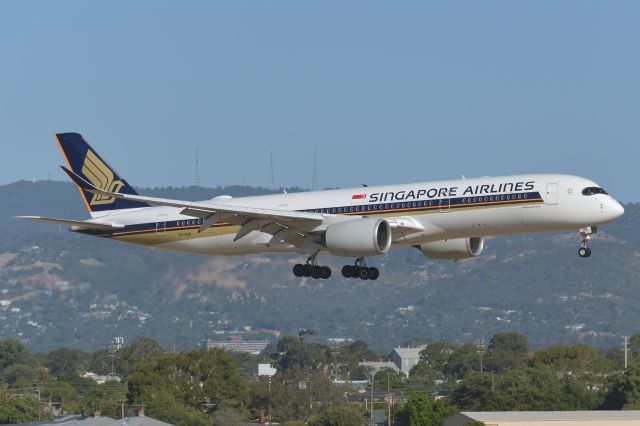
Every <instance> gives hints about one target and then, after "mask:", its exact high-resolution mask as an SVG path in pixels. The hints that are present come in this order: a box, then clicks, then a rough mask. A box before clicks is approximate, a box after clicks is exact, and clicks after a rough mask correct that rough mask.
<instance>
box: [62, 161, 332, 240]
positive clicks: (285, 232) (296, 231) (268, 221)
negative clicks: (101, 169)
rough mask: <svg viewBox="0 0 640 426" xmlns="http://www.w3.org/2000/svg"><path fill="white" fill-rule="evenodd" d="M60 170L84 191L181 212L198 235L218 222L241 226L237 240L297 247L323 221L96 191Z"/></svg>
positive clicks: (290, 213) (318, 217) (315, 216)
mask: <svg viewBox="0 0 640 426" xmlns="http://www.w3.org/2000/svg"><path fill="white" fill-rule="evenodd" d="M61 167H62V169H63V170H64V171H65V173H66V174H67V175H69V177H70V178H71V180H73V182H74V183H75V184H76V185H78V186H79V187H80V188H82V189H83V190H85V191H88V192H92V193H97V194H101V195H104V196H107V197H115V198H119V199H122V200H129V201H136V202H143V203H147V204H151V205H158V206H169V207H176V208H181V209H182V211H181V213H182V214H185V215H188V216H193V217H199V218H202V219H203V224H202V226H201V227H200V229H199V230H198V232H202V231H204V230H205V229H207V228H209V227H211V226H213V225H215V224H216V223H218V222H229V223H232V224H234V225H240V226H241V229H240V230H239V231H238V233H237V235H236V237H235V239H236V240H238V239H240V238H242V237H244V236H245V235H247V234H248V233H249V232H251V231H261V232H266V233H269V234H272V235H274V238H275V237H276V236H278V235H279V239H276V240H274V241H273V243H277V242H279V241H283V240H284V241H288V242H290V243H292V244H294V245H300V244H301V243H302V241H301V237H302V239H303V238H304V235H303V234H301V232H305V233H306V232H309V231H312V230H314V229H315V228H317V227H318V226H320V225H322V224H323V222H324V221H325V216H324V215H322V214H320V213H307V212H296V211H291V210H277V209H263V208H255V207H244V206H230V205H226V204H218V203H213V202H192V201H183V200H172V199H166V198H155V197H145V196H141V195H133V194H121V193H117V192H109V191H105V190H103V189H100V188H97V187H95V186H94V185H92V184H91V183H89V182H87V181H86V180H84V179H83V178H82V177H80V176H78V175H77V174H75V173H74V172H72V171H71V170H69V169H67V168H66V167H64V166H61Z"/></svg>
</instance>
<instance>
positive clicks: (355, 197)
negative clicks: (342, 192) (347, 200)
mask: <svg viewBox="0 0 640 426" xmlns="http://www.w3.org/2000/svg"><path fill="white" fill-rule="evenodd" d="M364 198H367V194H355V195H353V196H352V197H351V199H352V200H362V199H364Z"/></svg>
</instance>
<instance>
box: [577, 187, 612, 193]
mask: <svg viewBox="0 0 640 426" xmlns="http://www.w3.org/2000/svg"><path fill="white" fill-rule="evenodd" d="M596 194H605V195H607V191H605V190H604V189H602V188H598V187H597V186H588V187H586V188H585V189H583V190H582V195H596Z"/></svg>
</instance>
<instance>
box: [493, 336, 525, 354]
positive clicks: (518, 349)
mask: <svg viewBox="0 0 640 426" xmlns="http://www.w3.org/2000/svg"><path fill="white" fill-rule="evenodd" d="M489 350H490V351H506V352H511V353H513V354H516V355H524V354H525V353H526V352H527V351H528V350H529V343H528V342H527V338H526V337H524V336H523V335H522V334H520V333H516V332H515V331H507V332H503V333H496V334H494V335H493V337H492V338H491V341H489Z"/></svg>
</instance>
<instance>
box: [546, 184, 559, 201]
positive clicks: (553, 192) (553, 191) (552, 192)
mask: <svg viewBox="0 0 640 426" xmlns="http://www.w3.org/2000/svg"><path fill="white" fill-rule="evenodd" d="M545 201H546V203H547V205H548V206H555V205H557V204H558V184H557V183H548V184H547V197H546V198H545Z"/></svg>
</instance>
